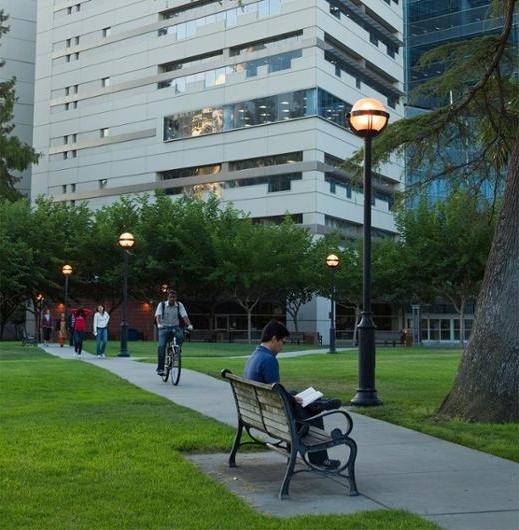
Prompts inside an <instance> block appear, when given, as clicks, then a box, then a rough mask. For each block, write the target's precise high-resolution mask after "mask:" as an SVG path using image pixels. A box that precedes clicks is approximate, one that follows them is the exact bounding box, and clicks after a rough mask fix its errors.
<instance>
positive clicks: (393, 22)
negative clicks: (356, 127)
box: [32, 0, 404, 334]
mask: <svg viewBox="0 0 519 530" xmlns="http://www.w3.org/2000/svg"><path fill="white" fill-rule="evenodd" d="M402 39H403V14H402V4H401V3H398V1H396V2H395V0H364V1H363V2H352V1H350V0H260V1H258V0H243V1H241V2H237V1H236V0H195V1H188V0H141V1H135V0H132V1H130V0H125V1H120V2H117V3H112V2H105V1H101V0H83V1H79V0H73V1H63V0H40V1H39V2H38V35H37V44H38V46H37V50H38V51H37V74H36V102H35V129H34V147H35V148H36V149H37V150H38V151H41V152H42V153H43V154H44V156H43V157H42V159H41V161H40V163H39V164H38V166H35V167H34V169H33V178H32V186H33V187H32V196H33V197H36V196H38V195H42V194H43V195H48V196H51V197H53V198H54V199H55V200H57V201H81V200H87V201H88V202H89V204H90V205H91V206H92V207H93V208H98V207H100V206H102V205H104V204H107V203H109V202H111V201H113V200H115V199H117V198H118V197H119V196H120V195H122V194H135V193H137V194H139V193H146V192H148V193H149V192H152V191H153V190H155V189H162V190H165V191H166V193H168V194H169V195H171V197H172V199H174V198H175V197H178V196H180V195H181V194H188V195H195V196H201V197H204V196H206V195H207V194H209V193H212V194H216V195H217V196H218V197H220V199H221V200H222V202H223V203H226V202H232V203H233V204H234V206H235V207H237V208H239V209H241V210H244V211H246V212H249V213H250V215H251V216H252V217H253V218H254V219H257V220H272V221H276V220H277V219H281V218H282V217H283V216H284V215H285V214H287V213H288V214H290V215H291V216H292V218H293V219H294V220H295V221H296V222H297V223H300V224H302V225H304V226H307V227H310V228H311V229H312V231H313V232H314V233H315V234H323V233H326V232H328V231H330V230H333V229H337V228H339V229H340V230H342V231H344V232H345V233H347V234H348V235H350V236H352V237H355V236H357V235H360V234H361V229H362V205H363V193H362V189H359V187H358V184H355V182H353V181H352V180H351V179H350V178H349V176H348V174H347V173H345V172H344V171H342V170H341V169H339V167H338V166H340V164H341V163H342V161H343V160H344V158H346V157H347V156H349V155H351V154H352V153H353V151H354V150H355V149H357V148H358V147H359V146H360V140H359V139H358V138H357V137H355V136H354V135H353V134H351V133H350V132H349V131H348V129H347V128H346V125H345V115H346V113H347V112H348V110H349V109H350V108H351V105H352V104H353V102H354V101H356V100H357V99H359V98H361V97H366V96H371V97H376V98H378V99H379V100H381V101H382V102H383V103H384V104H385V106H386V107H387V109H388V110H389V112H390V114H391V118H390V119H391V120H397V119H399V118H401V117H402V116H403V114H404V107H403V101H402V99H401V96H402V95H403V92H402V90H403V50H402V44H403V42H402ZM402 179H403V169H402V166H401V164H400V163H399V162H398V161H396V160H395V162H394V163H392V164H388V165H386V166H385V167H383V168H381V169H380V172H379V173H378V174H377V178H376V179H375V184H374V188H375V191H374V204H373V230H374V233H375V235H379V236H381V237H384V236H392V235H394V234H395V233H396V228H395V224H394V221H393V215H392V211H391V207H392V193H393V192H394V191H395V190H398V189H401V187H402ZM308 311H310V313H311V314H312V315H313V317H314V318H313V320H314V321H315V320H317V321H318V324H317V328H318V330H320V328H322V331H321V333H322V334H325V333H327V331H326V327H327V326H328V325H329V323H328V322H329V321H328V306H327V303H326V302H325V301H324V300H319V299H318V300H315V301H314V302H313V303H312V304H310V306H309V308H308ZM303 318H304V316H303ZM314 325H315V324H314Z"/></svg>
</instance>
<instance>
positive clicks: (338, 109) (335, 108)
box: [318, 89, 351, 127]
mask: <svg viewBox="0 0 519 530" xmlns="http://www.w3.org/2000/svg"><path fill="white" fill-rule="evenodd" d="M318 109H319V116H321V117H323V118H325V119H327V120H330V121H332V122H334V123H335V124H337V125H340V126H341V127H346V114H347V113H348V112H349V111H350V110H351V105H350V104H349V103H346V102H344V101H342V100H341V99H339V98H337V97H335V96H333V95H332V94H329V93H328V92H326V91H325V90H322V89H319V91H318Z"/></svg>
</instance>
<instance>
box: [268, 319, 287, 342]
mask: <svg viewBox="0 0 519 530" xmlns="http://www.w3.org/2000/svg"><path fill="white" fill-rule="evenodd" d="M289 335H290V332H289V331H288V329H287V328H286V327H285V326H284V325H283V324H282V323H281V322H279V320H271V321H270V322H269V323H268V324H267V325H266V326H265V327H264V328H263V331H262V332H261V342H268V341H269V340H271V339H272V338H273V337H276V338H277V339H278V340H281V339H284V338H285V337H288V336H289Z"/></svg>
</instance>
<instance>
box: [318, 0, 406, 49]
mask: <svg viewBox="0 0 519 530" xmlns="http://www.w3.org/2000/svg"><path fill="white" fill-rule="evenodd" d="M326 1H327V2H328V4H329V6H330V14H332V15H333V16H334V17H335V18H337V19H339V20H341V18H342V17H346V18H348V19H350V20H352V21H353V22H355V23H356V24H357V25H359V26H360V27H361V28H363V29H364V30H365V31H367V32H368V33H369V41H370V42H371V43H372V44H374V45H375V46H378V42H379V41H381V42H383V43H384V44H385V46H386V53H387V55H389V57H392V58H394V57H395V56H396V55H397V54H398V49H399V48H398V46H397V45H396V44H395V43H394V42H393V41H392V40H391V39H388V38H387V37H386V35H384V34H383V33H381V32H379V31H378V30H377V29H376V28H374V27H373V26H371V25H370V24H369V23H367V22H366V21H365V20H364V19H363V18H362V17H361V16H359V15H358V14H357V13H356V12H355V10H354V9H352V8H350V7H349V6H348V5H347V4H346V3H344V2H339V1H338V0H326Z"/></svg>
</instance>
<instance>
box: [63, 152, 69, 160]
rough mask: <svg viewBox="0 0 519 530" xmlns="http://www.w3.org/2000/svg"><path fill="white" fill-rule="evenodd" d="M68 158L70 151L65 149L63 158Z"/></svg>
mask: <svg viewBox="0 0 519 530" xmlns="http://www.w3.org/2000/svg"><path fill="white" fill-rule="evenodd" d="M67 158H68V151H63V160H67Z"/></svg>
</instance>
